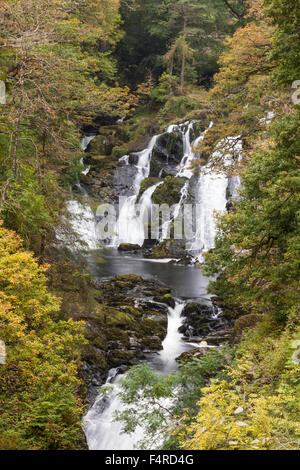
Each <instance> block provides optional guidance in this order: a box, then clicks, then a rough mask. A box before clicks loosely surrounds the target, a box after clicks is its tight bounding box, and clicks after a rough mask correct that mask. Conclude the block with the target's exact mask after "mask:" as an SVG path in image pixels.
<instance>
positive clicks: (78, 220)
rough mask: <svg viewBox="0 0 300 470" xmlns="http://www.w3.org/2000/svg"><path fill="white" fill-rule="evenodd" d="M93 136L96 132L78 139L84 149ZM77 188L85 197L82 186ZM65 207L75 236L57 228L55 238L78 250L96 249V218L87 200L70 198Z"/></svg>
mask: <svg viewBox="0 0 300 470" xmlns="http://www.w3.org/2000/svg"><path fill="white" fill-rule="evenodd" d="M95 137H96V134H93V135H86V136H84V137H83V138H82V139H81V141H80V143H81V147H82V149H83V150H86V149H87V147H88V145H89V143H90V142H91V141H92V140H93V139H94V138H95ZM81 163H82V164H83V158H82V159H81ZM89 169H90V167H87V168H86V169H85V170H83V171H82V173H83V174H84V175H87V174H88V172H89ZM77 188H78V189H79V190H80V192H81V193H82V194H83V196H84V198H86V199H87V193H86V191H85V190H84V188H83V187H82V186H81V185H80V184H78V185H77ZM66 209H67V212H68V216H67V220H68V222H69V223H70V225H71V228H72V230H73V232H74V234H75V236H71V234H66V233H63V232H62V231H61V230H57V231H56V237H57V239H58V240H61V241H63V242H64V243H65V244H66V245H67V246H69V247H70V248H71V249H76V250H77V249H79V250H80V249H82V248H87V249H89V250H96V249H97V248H98V240H97V233H96V219H95V215H94V213H93V211H92V209H91V207H90V206H89V205H88V203H87V201H86V203H85V204H82V203H81V202H79V201H78V200H77V199H72V200H70V201H68V202H67V204H66Z"/></svg>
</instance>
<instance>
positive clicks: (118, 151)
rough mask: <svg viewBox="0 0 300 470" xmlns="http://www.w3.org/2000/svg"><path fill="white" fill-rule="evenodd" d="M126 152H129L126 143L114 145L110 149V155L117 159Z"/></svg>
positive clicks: (126, 153)
mask: <svg viewBox="0 0 300 470" xmlns="http://www.w3.org/2000/svg"><path fill="white" fill-rule="evenodd" d="M128 153H129V147H128V145H127V144H125V145H119V146H116V147H114V148H113V150H112V156H113V157H114V158H116V159H118V160H119V159H120V158H122V157H124V155H128Z"/></svg>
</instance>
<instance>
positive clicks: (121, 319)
mask: <svg viewBox="0 0 300 470" xmlns="http://www.w3.org/2000/svg"><path fill="white" fill-rule="evenodd" d="M104 321H105V325H106V326H118V327H128V326H132V324H133V323H135V319H134V318H133V317H132V316H131V315H129V314H128V313H125V312H121V311H120V310H117V309H115V308H112V307H107V308H106V312H105V319H104Z"/></svg>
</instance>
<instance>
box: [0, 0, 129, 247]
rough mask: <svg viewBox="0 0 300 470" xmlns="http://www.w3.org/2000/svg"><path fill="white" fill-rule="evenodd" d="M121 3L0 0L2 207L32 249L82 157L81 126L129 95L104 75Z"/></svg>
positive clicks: (121, 106)
mask: <svg viewBox="0 0 300 470" xmlns="http://www.w3.org/2000/svg"><path fill="white" fill-rule="evenodd" d="M118 7H119V3H118V1H113V2H106V1H102V2H100V3H99V2H97V4H95V3H94V2H92V1H88V2H62V1H59V0H50V1H46V0H38V1H36V2H33V1H32V0H25V1H19V2H18V5H17V8H16V2H14V1H11V0H6V1H5V2H2V3H1V6H0V13H1V16H0V24H1V36H2V39H1V45H0V46H1V47H0V52H1V58H0V63H1V64H3V69H4V71H5V73H6V80H7V87H8V97H7V105H6V106H2V107H1V109H2V111H3V113H2V117H1V121H0V122H1V127H0V145H1V147H0V149H1V155H0V158H1V160H2V163H3V164H2V173H1V187H0V193H1V196H0V209H1V211H2V217H4V219H5V222H6V224H7V225H8V226H9V227H11V228H14V229H17V230H19V233H20V234H21V235H22V236H23V237H24V239H25V241H26V242H27V241H28V243H29V245H30V246H32V247H33V246H34V248H35V250H36V251H37V252H38V251H40V250H41V249H42V246H43V237H44V235H45V233H46V232H47V231H49V229H50V226H51V223H52V222H53V220H54V219H55V216H56V213H57V211H58V210H59V206H60V202H61V201H62V197H61V196H62V189H61V181H60V179H61V175H62V173H63V171H64V170H65V169H66V167H68V166H70V165H71V164H72V161H73V160H74V158H76V157H77V159H78V160H79V158H80V156H81V150H80V147H79V132H78V128H79V127H80V126H81V125H82V124H83V123H85V124H88V123H89V122H92V120H93V118H94V117H95V116H96V115H100V114H102V113H104V114H105V113H110V114H114V115H116V116H117V115H118V114H119V113H121V114H126V112H128V111H129V110H130V107H131V106H132V104H133V102H134V101H133V97H132V96H131V95H130V94H129V89H128V88H125V89H122V88H120V87H119V86H118V85H116V86H114V87H111V86H110V85H109V84H108V83H107V82H105V80H104V78H105V79H106V80H108V81H109V80H112V79H113V78H114V74H115V65H114V61H113V60H112V59H111V58H110V49H109V48H113V47H114V46H115V44H116V42H117V41H118V39H119V38H120V33H118V26H119V14H118ZM92 10H93V14H91V11H92ZM105 41H106V45H105V44H104V43H105ZM87 50H89V53H88V52H87ZM100 70H101V73H100ZM101 74H102V75H101Z"/></svg>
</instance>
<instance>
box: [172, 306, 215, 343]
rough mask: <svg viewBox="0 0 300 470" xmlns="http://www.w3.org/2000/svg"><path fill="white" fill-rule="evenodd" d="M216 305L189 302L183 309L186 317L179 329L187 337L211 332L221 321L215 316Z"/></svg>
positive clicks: (183, 314)
mask: <svg viewBox="0 0 300 470" xmlns="http://www.w3.org/2000/svg"><path fill="white" fill-rule="evenodd" d="M214 312H215V310H214V307H213V306H212V305H211V304H200V303H197V302H190V303H188V304H187V305H186V306H185V308H184V309H183V311H182V316H183V317H185V318H184V321H183V324H182V326H181V327H180V329H179V331H180V333H182V334H183V335H184V336H185V337H186V338H191V337H197V336H198V337H200V339H201V340H202V339H203V336H204V335H208V334H210V332H211V331H212V330H213V328H216V327H217V326H218V325H219V323H220V321H219V320H215V319H214V318H213V315H214Z"/></svg>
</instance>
